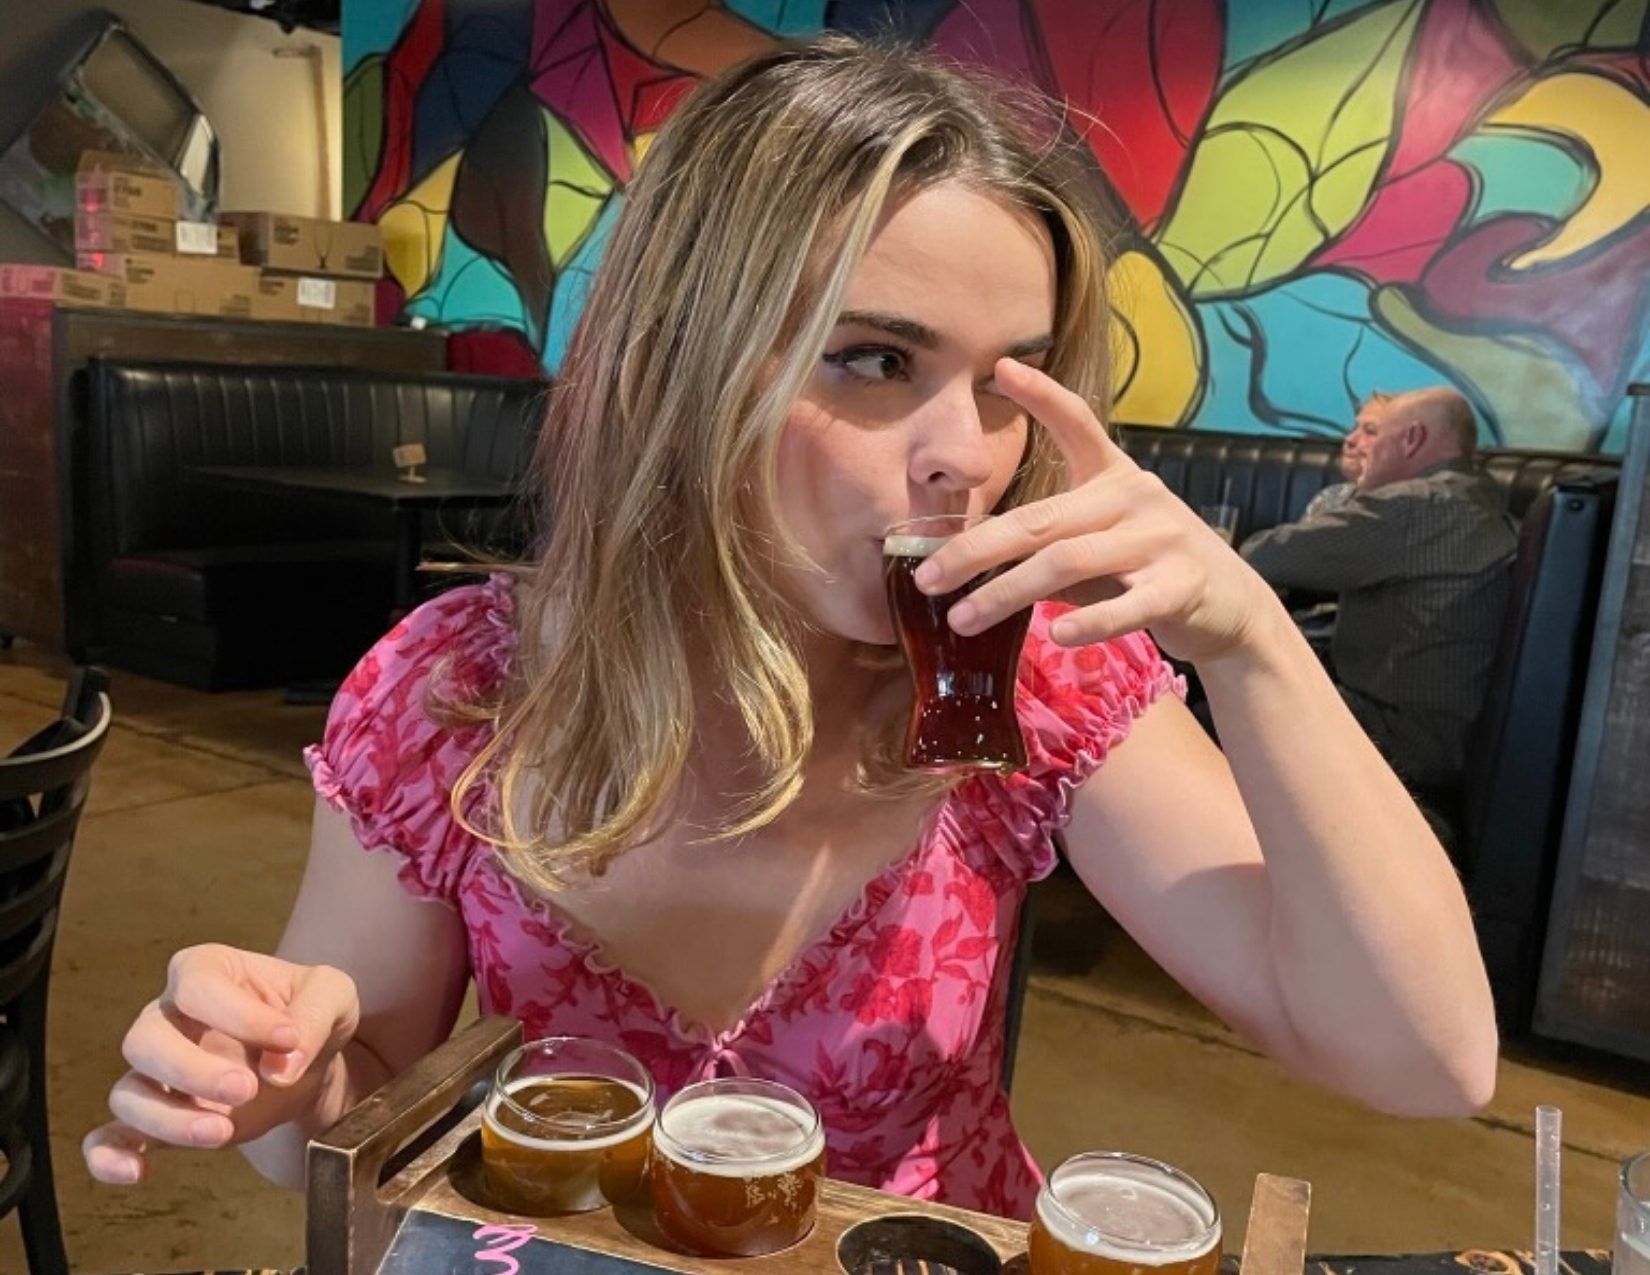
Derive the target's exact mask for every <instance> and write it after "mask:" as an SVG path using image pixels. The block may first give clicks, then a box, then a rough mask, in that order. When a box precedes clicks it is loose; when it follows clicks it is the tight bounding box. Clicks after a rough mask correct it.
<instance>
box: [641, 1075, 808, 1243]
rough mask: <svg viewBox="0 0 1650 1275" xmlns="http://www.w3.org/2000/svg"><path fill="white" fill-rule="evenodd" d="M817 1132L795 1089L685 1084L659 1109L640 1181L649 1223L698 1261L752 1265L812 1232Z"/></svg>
mask: <svg viewBox="0 0 1650 1275" xmlns="http://www.w3.org/2000/svg"><path fill="white" fill-rule="evenodd" d="M824 1176H825V1128H824V1126H823V1125H822V1124H821V1123H820V1120H819V1113H818V1112H817V1111H815V1110H814V1108H813V1104H812V1103H810V1102H809V1101H808V1100H807V1099H806V1098H804V1097H803V1096H802V1095H801V1094H799V1093H797V1092H796V1091H795V1090H794V1089H789V1088H787V1087H786V1086H784V1085H781V1084H777V1083H775V1082H773V1081H771V1080H747V1079H744V1078H742V1077H741V1078H731V1077H730V1078H726V1079H720V1080H706V1081H702V1082H701V1083H699V1084H696V1085H689V1086H688V1087H687V1088H686V1089H683V1090H682V1091H681V1092H680V1093H678V1094H677V1095H676V1096H675V1097H673V1098H672V1099H671V1100H670V1101H669V1102H667V1103H666V1104H665V1106H664V1110H662V1111H661V1112H660V1113H659V1123H658V1125H657V1127H656V1128H655V1130H654V1134H653V1164H652V1168H651V1171H650V1173H649V1175H648V1177H649V1182H650V1185H651V1189H652V1193H653V1216H654V1217H655V1219H657V1221H658V1223H659V1229H660V1230H662V1231H663V1232H664V1233H665V1235H666V1236H667V1237H668V1238H669V1239H670V1240H671V1241H672V1242H674V1243H676V1244H678V1245H680V1246H681V1247H682V1248H684V1249H686V1250H687V1251H688V1252H690V1253H695V1254H698V1255H699V1256H702V1257H758V1256H760V1255H762V1254H764V1253H777V1252H778V1251H779V1250H780V1249H784V1248H789V1247H790V1246H791V1245H792V1244H795V1243H796V1242H797V1241H798V1240H800V1239H802V1238H803V1237H804V1236H805V1235H807V1234H808V1232H809V1231H811V1230H812V1229H813V1225H814V1206H815V1199H816V1197H817V1196H818V1194H819V1183H820V1179H822V1178H823V1177H824Z"/></svg>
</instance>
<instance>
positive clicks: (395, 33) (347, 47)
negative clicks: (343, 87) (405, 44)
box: [343, 0, 422, 75]
mask: <svg viewBox="0 0 1650 1275" xmlns="http://www.w3.org/2000/svg"><path fill="white" fill-rule="evenodd" d="M421 3H422V0H343V9H344V20H343V37H344V50H343V53H344V74H345V75H348V74H349V73H350V72H351V71H353V70H355V68H356V67H358V66H360V65H361V63H362V62H364V61H366V60H367V59H368V58H370V57H371V56H372V55H373V54H375V53H388V52H389V51H390V50H391V49H393V48H394V47H395V42H396V41H397V40H399V39H400V38H401V33H402V32H403V31H405V30H406V29H407V23H409V22H411V21H412V16H413V14H415V13H416V12H418V6H419V5H420V4H421Z"/></svg>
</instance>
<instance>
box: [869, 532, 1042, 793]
mask: <svg viewBox="0 0 1650 1275" xmlns="http://www.w3.org/2000/svg"><path fill="white" fill-rule="evenodd" d="M985 520H986V519H985V518H984V517H983V516H967V515H954V516H953V515H949V514H948V515H943V516H940V517H935V518H915V519H912V520H911V521H909V522H902V523H897V524H896V525H894V526H893V527H890V528H889V529H888V532H887V534H886V535H885V536H884V538H883V542H882V554H883V568H882V576H883V581H884V583H885V584H886V585H887V588H888V606H889V609H890V610H891V611H892V612H893V616H894V628H895V631H896V632H898V634H899V644H900V648H901V649H902V650H903V651H904V652H905V663H906V666H907V667H908V668H909V669H910V670H911V681H912V684H913V689H914V690H915V692H916V699H915V702H914V703H913V704H912V707H911V721H910V724H909V725H908V726H907V727H906V732H905V764H906V766H907V767H909V768H910V769H912V770H927V771H935V772H939V773H945V772H949V771H957V770H998V771H1014V770H1023V769H1024V768H1025V764H1026V748H1025V740H1024V739H1023V738H1021V735H1020V722H1019V719H1018V718H1017V717H1016V716H1015V714H1014V682H1015V674H1016V671H1017V670H1018V668H1019V664H1020V647H1021V646H1022V645H1023V644H1024V642H1025V636H1026V626H1027V625H1028V624H1029V623H1030V622H1031V611H1030V609H1029V608H1028V609H1027V610H1024V611H1020V612H1017V613H1015V614H1014V615H1012V616H1010V617H1009V618H1008V619H1006V620H1003V621H1002V622H1000V623H998V624H995V625H993V626H992V627H991V628H989V629H987V630H986V631H985V632H983V633H976V634H974V635H973V636H972V637H964V636H962V635H961V634H960V633H957V632H955V631H954V630H953V629H952V628H951V626H950V625H949V624H948V623H946V619H945V616H946V612H948V611H949V610H950V609H951V608H952V607H953V606H954V605H956V603H957V602H958V601H960V600H961V599H962V598H964V597H966V596H968V594H970V593H972V592H973V591H974V590H975V589H977V588H979V587H980V586H981V585H982V584H984V583H985V582H986V581H987V580H989V579H991V578H992V577H993V576H995V575H999V574H1001V572H1002V571H1003V570H1006V568H1004V567H999V568H996V569H995V570H992V571H987V572H984V573H982V574H980V575H978V576H976V577H975V578H974V579H972V580H970V581H969V582H968V583H967V584H965V585H963V586H962V587H961V588H959V589H954V590H952V591H951V592H949V593H943V594H936V595H934V596H932V597H930V596H929V595H928V594H926V593H924V592H923V591H922V590H921V589H919V588H918V587H917V583H916V581H915V580H914V579H913V578H912V577H913V576H915V575H916V571H917V568H918V567H920V566H921V565H922V564H923V562H924V561H925V560H926V559H927V558H928V557H929V556H930V555H931V554H933V553H934V552H936V551H937V550H938V549H939V548H940V546H941V545H943V544H945V542H946V541H948V540H950V539H951V538H952V537H953V536H957V535H960V534H961V533H962V532H963V531H965V530H968V529H969V528H971V527H973V526H976V525H978V524H979V523H981V522H983V521H985Z"/></svg>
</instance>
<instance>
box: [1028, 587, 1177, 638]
mask: <svg viewBox="0 0 1650 1275" xmlns="http://www.w3.org/2000/svg"><path fill="white" fill-rule="evenodd" d="M1172 606H1173V599H1172V598H1170V597H1168V596H1167V595H1166V592H1165V590H1164V589H1163V588H1162V587H1161V586H1159V585H1158V584H1157V583H1156V582H1155V581H1143V582H1141V583H1138V584H1136V585H1134V586H1133V587H1131V588H1128V589H1125V590H1124V591H1123V592H1122V593H1120V594H1119V595H1118V596H1117V597H1115V598H1111V599H1109V600H1108V601H1105V602H1096V603H1095V604H1094V605H1093V606H1086V607H1080V608H1078V609H1077V610H1075V611H1068V612H1066V614H1064V615H1062V616H1060V617H1059V618H1058V619H1056V620H1055V621H1054V623H1053V624H1051V625H1050V626H1049V636H1050V637H1051V638H1053V639H1054V641H1055V642H1056V643H1058V644H1059V645H1060V646H1087V645H1088V644H1089V643H1091V642H1105V641H1109V640H1110V639H1112V638H1114V637H1121V636H1122V635H1123V634H1125V633H1136V632H1139V631H1140V630H1141V629H1144V628H1147V627H1149V626H1150V625H1151V624H1152V623H1153V622H1155V621H1156V620H1158V619H1159V618H1160V617H1161V616H1163V615H1164V614H1166V613H1167V612H1168V611H1169V610H1170V609H1171V608H1172Z"/></svg>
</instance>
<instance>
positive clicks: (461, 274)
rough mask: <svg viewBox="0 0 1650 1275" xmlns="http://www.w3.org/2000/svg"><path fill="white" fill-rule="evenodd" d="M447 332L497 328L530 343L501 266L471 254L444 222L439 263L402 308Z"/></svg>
mask: <svg viewBox="0 0 1650 1275" xmlns="http://www.w3.org/2000/svg"><path fill="white" fill-rule="evenodd" d="M402 312H403V313H404V314H407V315H418V316H420V317H421V318H424V319H427V320H428V321H429V322H431V323H435V324H439V325H440V326H442V327H447V328H477V327H489V326H494V325H497V326H501V327H507V328H514V329H515V330H516V331H518V332H521V333H524V334H526V336H527V339H528V340H529V341H532V340H535V339H536V337H535V334H534V332H533V327H532V323H531V321H530V320H529V319H528V317H527V310H526V308H525V307H524V306H523V305H522V303H521V293H520V292H518V291H517V290H516V285H515V283H514V282H513V281H512V280H511V278H510V276H509V274H508V273H507V272H506V271H505V269H504V267H503V266H501V265H500V264H499V263H498V262H496V261H494V260H493V259H492V258H491V257H488V256H484V255H483V254H482V253H480V252H478V251H476V249H475V248H473V247H472V246H471V245H470V244H469V243H468V242H466V241H465V239H464V237H463V236H462V235H460V234H459V233H458V232H457V231H456V230H454V229H453V225H452V222H451V221H449V222H448V223H447V227H446V231H445V233H444V234H443V235H442V239H441V260H440V262H439V264H438V265H437V266H436V270H435V274H434V275H432V276H431V277H430V281H429V282H428V283H426V284H425V285H424V290H423V291H422V292H420V293H419V294H418V295H417V296H416V297H414V298H412V300H410V301H408V302H407V304H406V305H405V306H404V307H402Z"/></svg>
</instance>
